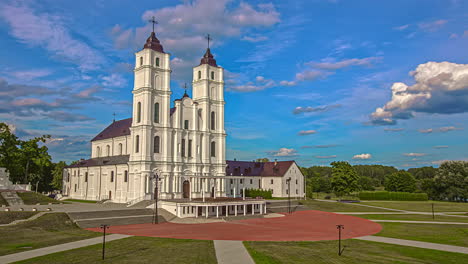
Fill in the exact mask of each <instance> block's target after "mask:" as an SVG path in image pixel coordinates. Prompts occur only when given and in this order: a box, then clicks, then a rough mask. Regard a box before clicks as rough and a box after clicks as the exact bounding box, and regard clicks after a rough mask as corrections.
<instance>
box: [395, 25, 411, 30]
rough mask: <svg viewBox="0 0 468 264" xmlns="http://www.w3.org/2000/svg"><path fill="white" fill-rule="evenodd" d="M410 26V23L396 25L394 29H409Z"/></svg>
mask: <svg viewBox="0 0 468 264" xmlns="http://www.w3.org/2000/svg"><path fill="white" fill-rule="evenodd" d="M408 27H409V24H406V25H402V26H399V27H394V28H393V29H394V30H398V31H403V30H405V29H407V28H408Z"/></svg>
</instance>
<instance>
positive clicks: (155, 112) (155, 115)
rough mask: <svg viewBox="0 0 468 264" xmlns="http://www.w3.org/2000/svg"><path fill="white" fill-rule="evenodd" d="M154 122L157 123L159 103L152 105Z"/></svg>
mask: <svg viewBox="0 0 468 264" xmlns="http://www.w3.org/2000/svg"><path fill="white" fill-rule="evenodd" d="M154 122H155V123H159V103H155V104H154Z"/></svg>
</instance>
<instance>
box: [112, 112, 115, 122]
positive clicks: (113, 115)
mask: <svg viewBox="0 0 468 264" xmlns="http://www.w3.org/2000/svg"><path fill="white" fill-rule="evenodd" d="M112 115H113V116H114V121H113V122H115V112H114V113H113V114H112Z"/></svg>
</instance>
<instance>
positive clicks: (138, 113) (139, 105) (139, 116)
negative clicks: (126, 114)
mask: <svg viewBox="0 0 468 264" xmlns="http://www.w3.org/2000/svg"><path fill="white" fill-rule="evenodd" d="M140 122H141V103H140V102H138V104H137V123H140Z"/></svg>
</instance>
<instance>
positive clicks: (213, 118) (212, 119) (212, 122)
mask: <svg viewBox="0 0 468 264" xmlns="http://www.w3.org/2000/svg"><path fill="white" fill-rule="evenodd" d="M215 118H216V114H215V112H211V130H215V127H216V126H215V125H216V123H215V121H216V120H215Z"/></svg>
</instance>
